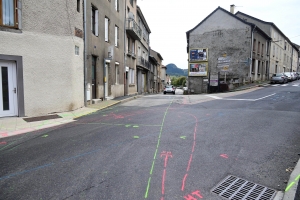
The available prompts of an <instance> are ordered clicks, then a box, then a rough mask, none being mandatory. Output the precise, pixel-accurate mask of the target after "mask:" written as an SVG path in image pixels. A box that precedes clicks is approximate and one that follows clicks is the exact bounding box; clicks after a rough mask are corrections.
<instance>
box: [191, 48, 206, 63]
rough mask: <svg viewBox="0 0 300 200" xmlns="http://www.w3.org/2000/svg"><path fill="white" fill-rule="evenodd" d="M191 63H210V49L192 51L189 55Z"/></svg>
mask: <svg viewBox="0 0 300 200" xmlns="http://www.w3.org/2000/svg"><path fill="white" fill-rule="evenodd" d="M189 61H190V62H198V61H208V49H205V48H199V49H191V50H190V55H189Z"/></svg>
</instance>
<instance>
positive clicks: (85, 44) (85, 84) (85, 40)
mask: <svg viewBox="0 0 300 200" xmlns="http://www.w3.org/2000/svg"><path fill="white" fill-rule="evenodd" d="M86 1H87V0H83V4H84V5H83V29H84V30H83V33H84V39H83V43H84V53H83V56H84V58H83V74H84V76H83V77H84V78H83V79H84V80H83V82H84V86H83V88H84V89H83V90H84V91H83V94H84V106H85V107H86V106H87V94H86V92H87V91H86V86H87V80H86V79H87V78H86V76H87V68H86V58H87V55H86V54H87V53H86V52H87V50H86V49H87V35H86V12H87V7H86Z"/></svg>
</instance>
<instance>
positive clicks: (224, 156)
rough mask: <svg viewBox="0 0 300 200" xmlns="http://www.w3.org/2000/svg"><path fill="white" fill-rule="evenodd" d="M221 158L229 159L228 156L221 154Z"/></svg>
mask: <svg viewBox="0 0 300 200" xmlns="http://www.w3.org/2000/svg"><path fill="white" fill-rule="evenodd" d="M220 156H221V157H223V158H228V155H227V154H221V155H220Z"/></svg>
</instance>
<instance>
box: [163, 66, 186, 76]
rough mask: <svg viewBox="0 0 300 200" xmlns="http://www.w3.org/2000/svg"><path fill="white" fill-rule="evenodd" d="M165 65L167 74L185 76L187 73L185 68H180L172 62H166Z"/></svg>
mask: <svg viewBox="0 0 300 200" xmlns="http://www.w3.org/2000/svg"><path fill="white" fill-rule="evenodd" d="M166 67H167V74H168V75H170V76H187V75H188V70H187V69H180V68H178V67H177V66H176V65H175V64H173V63H170V64H167V65H166Z"/></svg>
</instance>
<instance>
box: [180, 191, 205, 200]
mask: <svg viewBox="0 0 300 200" xmlns="http://www.w3.org/2000/svg"><path fill="white" fill-rule="evenodd" d="M198 198H200V199H202V198H203V196H202V195H201V193H200V190H196V191H195V192H192V193H191V194H188V195H187V196H184V199H186V200H197V199H198Z"/></svg>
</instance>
